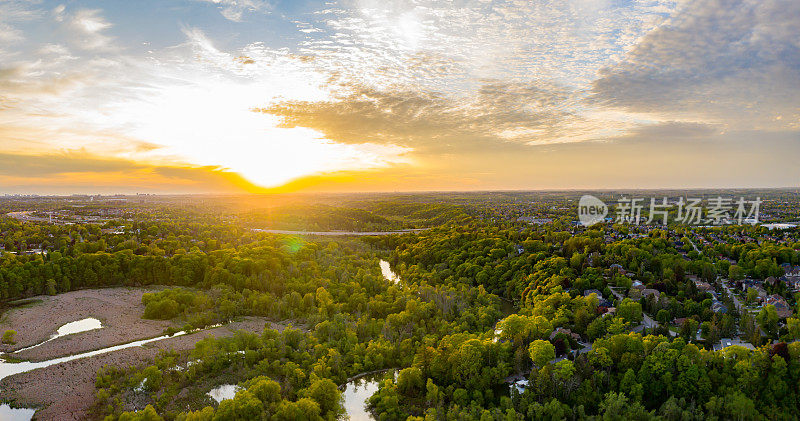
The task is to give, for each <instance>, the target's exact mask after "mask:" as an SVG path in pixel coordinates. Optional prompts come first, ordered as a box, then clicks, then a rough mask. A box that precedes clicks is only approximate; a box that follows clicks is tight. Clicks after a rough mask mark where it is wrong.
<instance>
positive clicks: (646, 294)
mask: <svg viewBox="0 0 800 421" xmlns="http://www.w3.org/2000/svg"><path fill="white" fill-rule="evenodd" d="M650 296H654V297H655V299H656V300H658V298H659V297H660V296H661V293H660V292H658V290H657V289H653V288H645V289H643V290H642V297H645V298H649V297H650Z"/></svg>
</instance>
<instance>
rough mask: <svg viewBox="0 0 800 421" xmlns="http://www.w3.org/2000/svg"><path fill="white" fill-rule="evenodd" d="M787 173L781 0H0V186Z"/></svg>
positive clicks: (793, 132) (449, 185) (138, 188)
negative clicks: (318, 0) (321, 0)
mask: <svg viewBox="0 0 800 421" xmlns="http://www.w3.org/2000/svg"><path fill="white" fill-rule="evenodd" d="M798 180H800V2H798V1H796V0H697V1H683V0H682V1H661V0H642V1H628V0H614V1H611V0H609V1H606V0H583V1H569V0H557V1H537V0H533V1H529V0H525V1H523V0H516V1H495V0H474V1H470V0H449V1H427V0H417V1H400V0H353V1H349V0H343V1H328V2H315V1H304V0H292V1H277V0H274V1H268V0H185V1H179V0H174V1H165V0H137V1H56V2H52V1H35V0H34V1H15V0H0V193H13V194H27V193H36V194H70V193H102V194H110V193H238V192H254V193H269V192H285V191H439V190H521V189H532V190H533V189H535V190H539V189H594V188H599V189H615V188H680V187H686V188H690V187H691V188H698V187H699V188H703V187H706V188H724V187H797V186H798V184H800V183H799V182H798Z"/></svg>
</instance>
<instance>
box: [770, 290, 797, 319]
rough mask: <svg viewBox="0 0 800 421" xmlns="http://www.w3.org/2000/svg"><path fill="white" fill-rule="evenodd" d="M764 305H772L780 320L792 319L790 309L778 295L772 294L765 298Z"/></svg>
mask: <svg viewBox="0 0 800 421" xmlns="http://www.w3.org/2000/svg"><path fill="white" fill-rule="evenodd" d="M765 304H766V305H772V306H774V307H775V311H776V312H777V313H778V317H780V318H781V319H785V318H787V317H792V314H793V312H792V308H791V307H790V306H789V303H787V302H786V300H785V299H784V298H783V297H781V296H780V295H778V294H772V295H770V296H768V297H767V299H766V300H765Z"/></svg>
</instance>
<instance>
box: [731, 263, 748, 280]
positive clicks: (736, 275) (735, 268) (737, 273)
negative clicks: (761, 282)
mask: <svg viewBox="0 0 800 421" xmlns="http://www.w3.org/2000/svg"><path fill="white" fill-rule="evenodd" d="M728 278H730V280H731V281H741V280H742V279H744V270H743V269H742V268H741V267H739V265H731V266H730V267H728Z"/></svg>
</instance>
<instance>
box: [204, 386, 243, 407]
mask: <svg viewBox="0 0 800 421" xmlns="http://www.w3.org/2000/svg"><path fill="white" fill-rule="evenodd" d="M239 389H240V387H239V386H238V385H235V384H223V385H221V386H217V387H215V388H213V389H211V390H210V391H209V392H208V396H211V399H214V400H215V401H217V403H220V402H222V401H223V400H225V399H233V397H234V396H236V392H238V391H239Z"/></svg>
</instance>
